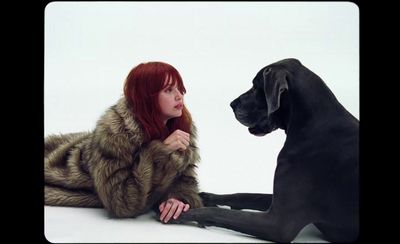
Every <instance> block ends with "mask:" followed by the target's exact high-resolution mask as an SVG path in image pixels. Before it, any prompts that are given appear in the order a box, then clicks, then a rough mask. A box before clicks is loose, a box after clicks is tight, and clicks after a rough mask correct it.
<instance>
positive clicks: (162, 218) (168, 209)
mask: <svg viewBox="0 0 400 244" xmlns="http://www.w3.org/2000/svg"><path fill="white" fill-rule="evenodd" d="M171 206H172V201H170V200H168V201H166V204H165V207H164V209H163V211H162V212H161V215H160V220H161V221H164V218H165V216H166V215H167V214H168V212H169V211H170V209H171Z"/></svg>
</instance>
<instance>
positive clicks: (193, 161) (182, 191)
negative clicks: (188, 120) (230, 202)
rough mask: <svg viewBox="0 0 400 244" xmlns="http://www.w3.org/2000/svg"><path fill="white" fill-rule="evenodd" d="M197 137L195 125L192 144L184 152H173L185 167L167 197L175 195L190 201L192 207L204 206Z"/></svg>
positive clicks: (187, 201)
mask: <svg viewBox="0 0 400 244" xmlns="http://www.w3.org/2000/svg"><path fill="white" fill-rule="evenodd" d="M195 138H196V128H195V127H194V126H193V127H192V137H191V141H190V146H189V147H188V148H187V149H186V150H185V151H184V152H183V153H179V152H175V153H173V154H172V155H173V156H172V158H173V159H174V160H176V161H177V162H180V163H181V164H183V165H185V168H184V170H183V171H182V172H181V173H180V174H179V176H178V177H177V178H176V179H175V181H174V184H173V185H172V187H171V189H170V191H169V193H168V195H167V198H171V197H174V198H176V199H179V200H181V201H183V202H185V203H188V204H189V205H190V207H191V208H199V207H202V206H203V203H202V201H201V198H200V196H199V189H198V181H197V175H196V171H195V170H196V167H197V163H198V162H199V161H200V155H199V154H198V148H197V145H196V141H195Z"/></svg>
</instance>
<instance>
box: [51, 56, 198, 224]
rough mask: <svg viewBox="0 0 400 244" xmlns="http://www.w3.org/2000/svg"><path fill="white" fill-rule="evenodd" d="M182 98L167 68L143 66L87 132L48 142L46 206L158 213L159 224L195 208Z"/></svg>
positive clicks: (192, 154) (194, 156) (189, 129)
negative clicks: (122, 92) (115, 101)
mask: <svg viewBox="0 0 400 244" xmlns="http://www.w3.org/2000/svg"><path fill="white" fill-rule="evenodd" d="M185 92H186V90H185V87H184V85H183V81H182V78H181V76H180V74H179V73H178V71H177V70H176V69H175V68H174V67H173V66H171V65H169V64H167V63H163V62H148V63H141V64H139V65H137V66H136V67H134V68H133V69H132V70H131V71H130V73H129V75H128V77H127V79H126V81H125V86H124V97H122V98H121V99H119V101H118V102H117V103H116V104H115V105H113V106H111V107H110V108H109V109H108V110H107V111H106V112H105V113H104V114H103V116H102V117H101V118H100V119H99V120H98V121H97V124H96V127H95V129H94V130H93V131H91V132H79V133H70V134H62V135H50V136H48V137H46V138H45V153H44V154H45V156H44V157H45V165H44V172H45V204H46V205H58V206H79V207H104V208H106V209H107V210H108V211H109V213H110V214H111V215H112V216H115V217H136V216H138V215H140V214H143V213H145V212H147V211H148V210H150V209H158V210H159V211H160V220H161V221H163V222H168V221H169V220H170V219H171V218H178V217H179V215H180V214H181V213H182V211H187V210H188V209H189V208H198V207H201V206H202V201H201V199H200V197H199V195H198V182H197V178H196V174H195V168H196V163H197V162H198V161H199V160H200V157H199V154H198V149H197V147H196V143H195V136H196V129H195V127H194V125H193V123H192V119H191V116H190V113H189V111H188V110H187V109H186V107H185V104H184V101H183V96H184V94H185Z"/></svg>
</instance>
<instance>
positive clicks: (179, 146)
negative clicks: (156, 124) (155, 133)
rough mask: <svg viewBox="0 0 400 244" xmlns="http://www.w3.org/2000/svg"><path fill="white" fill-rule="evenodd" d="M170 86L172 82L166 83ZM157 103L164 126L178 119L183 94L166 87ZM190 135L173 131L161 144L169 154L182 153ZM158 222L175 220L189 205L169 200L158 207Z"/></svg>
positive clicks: (176, 200)
mask: <svg viewBox="0 0 400 244" xmlns="http://www.w3.org/2000/svg"><path fill="white" fill-rule="evenodd" d="M168 82H169V84H172V81H171V80H169V81H168ZM158 103H159V104H160V108H161V114H162V117H163V121H164V124H166V123H167V121H168V120H169V119H172V118H176V117H180V116H181V115H182V109H183V94H182V93H181V92H180V91H179V89H178V87H177V85H176V84H175V86H172V85H168V86H167V87H166V88H164V89H163V90H161V91H160V93H159V94H158ZM189 140H190V134H189V133H186V132H184V131H182V130H175V131H174V132H173V133H171V135H169V136H168V137H167V138H166V139H165V140H164V141H163V143H164V144H165V145H166V146H167V149H168V150H169V151H170V152H173V151H176V150H180V151H184V150H186V148H187V147H188V146H189ZM158 208H159V210H160V213H161V215H160V220H161V221H162V222H164V223H167V222H168V221H169V220H170V219H171V218H174V219H177V218H178V217H179V215H181V213H182V211H183V212H186V211H188V210H189V208H190V205H189V204H185V203H183V202H182V201H180V200H178V199H175V198H170V199H168V200H166V201H164V202H162V203H161V204H160V205H159V207H158Z"/></svg>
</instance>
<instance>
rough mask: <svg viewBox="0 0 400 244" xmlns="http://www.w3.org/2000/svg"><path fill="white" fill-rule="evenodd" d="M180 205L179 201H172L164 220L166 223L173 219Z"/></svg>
mask: <svg viewBox="0 0 400 244" xmlns="http://www.w3.org/2000/svg"><path fill="white" fill-rule="evenodd" d="M178 206H179V203H177V202H174V203H172V205H171V208H170V209H169V211H168V213H167V215H165V218H164V220H163V221H164V223H168V221H169V220H170V219H171V217H172V215H174V213H175V212H176V210H177V208H178Z"/></svg>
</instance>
